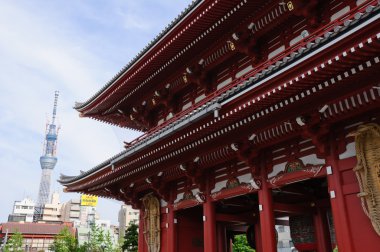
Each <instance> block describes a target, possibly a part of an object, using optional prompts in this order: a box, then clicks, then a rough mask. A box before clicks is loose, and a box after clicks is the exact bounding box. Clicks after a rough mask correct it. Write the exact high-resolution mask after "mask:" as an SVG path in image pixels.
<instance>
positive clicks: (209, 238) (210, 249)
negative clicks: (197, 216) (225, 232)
mask: <svg viewBox="0 0 380 252" xmlns="http://www.w3.org/2000/svg"><path fill="white" fill-rule="evenodd" d="M203 241H204V252H216V220H215V205H214V202H212V200H211V197H210V196H209V195H208V194H207V197H206V202H205V203H203Z"/></svg>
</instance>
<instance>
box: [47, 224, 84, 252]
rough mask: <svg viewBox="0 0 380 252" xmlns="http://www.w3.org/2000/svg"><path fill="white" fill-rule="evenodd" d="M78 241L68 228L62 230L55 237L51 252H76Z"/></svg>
mask: <svg viewBox="0 0 380 252" xmlns="http://www.w3.org/2000/svg"><path fill="white" fill-rule="evenodd" d="M77 248H78V241H77V240H76V239H75V237H74V235H72V234H71V233H70V231H69V229H68V228H67V227H65V228H64V229H62V230H61V231H60V232H59V233H58V234H57V235H56V236H55V237H54V242H53V245H52V246H51V247H50V250H52V251H55V252H76V251H77Z"/></svg>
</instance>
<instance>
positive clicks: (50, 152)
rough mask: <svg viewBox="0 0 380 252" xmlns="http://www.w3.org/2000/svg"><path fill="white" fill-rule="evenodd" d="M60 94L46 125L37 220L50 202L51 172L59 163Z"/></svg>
mask: <svg viewBox="0 0 380 252" xmlns="http://www.w3.org/2000/svg"><path fill="white" fill-rule="evenodd" d="M58 95H59V92H58V91H55V97H54V108H53V118H52V122H51V123H48V124H47V125H46V134H45V141H44V149H43V155H42V156H41V157H40V163H41V169H42V174H41V182H40V189H39V191H38V200H37V205H36V208H35V212H34V221H35V222H36V221H38V220H40V219H41V218H42V210H43V206H44V205H45V204H46V203H48V200H49V195H50V181H51V174H52V172H53V169H54V167H55V165H56V163H57V157H56V156H55V154H56V147H57V136H58V130H59V128H57V126H56V125H55V117H56V114H57V102H58Z"/></svg>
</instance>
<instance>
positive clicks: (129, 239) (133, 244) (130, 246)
mask: <svg viewBox="0 0 380 252" xmlns="http://www.w3.org/2000/svg"><path fill="white" fill-rule="evenodd" d="M137 230H138V226H137V224H136V223H135V222H131V223H130V224H129V226H128V228H127V230H126V231H125V236H124V244H123V246H122V248H123V250H127V251H128V252H137V248H138V240H139V235H138V232H137Z"/></svg>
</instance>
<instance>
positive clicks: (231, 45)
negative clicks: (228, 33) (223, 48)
mask: <svg viewBox="0 0 380 252" xmlns="http://www.w3.org/2000/svg"><path fill="white" fill-rule="evenodd" d="M227 46H228V49H230V51H235V49H236V47H235V44H234V43H233V42H232V41H231V40H228V41H227Z"/></svg>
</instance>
